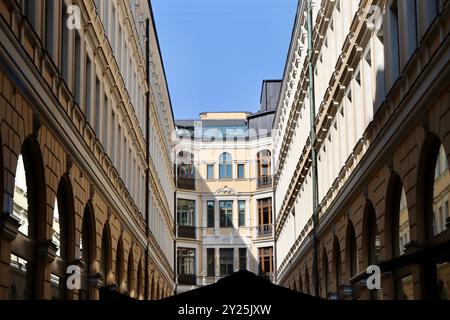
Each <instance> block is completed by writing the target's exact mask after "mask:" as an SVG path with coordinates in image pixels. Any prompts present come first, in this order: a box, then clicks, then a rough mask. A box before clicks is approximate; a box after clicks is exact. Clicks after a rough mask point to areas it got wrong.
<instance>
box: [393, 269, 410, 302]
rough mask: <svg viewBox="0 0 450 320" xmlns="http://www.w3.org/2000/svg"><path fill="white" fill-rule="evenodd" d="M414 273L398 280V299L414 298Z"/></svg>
mask: <svg viewBox="0 0 450 320" xmlns="http://www.w3.org/2000/svg"><path fill="white" fill-rule="evenodd" d="M413 285H414V284H413V278H412V275H408V276H406V277H404V278H401V279H398V280H397V281H396V287H397V288H396V290H397V297H396V298H397V300H414V286H413Z"/></svg>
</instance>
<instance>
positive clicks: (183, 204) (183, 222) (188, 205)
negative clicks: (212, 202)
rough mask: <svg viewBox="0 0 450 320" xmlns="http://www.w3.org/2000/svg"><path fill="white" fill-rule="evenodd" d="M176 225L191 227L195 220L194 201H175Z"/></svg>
mask: <svg viewBox="0 0 450 320" xmlns="http://www.w3.org/2000/svg"><path fill="white" fill-rule="evenodd" d="M177 221H178V225H180V226H184V227H193V226H194V221H195V201H194V200H184V199H178V201H177Z"/></svg>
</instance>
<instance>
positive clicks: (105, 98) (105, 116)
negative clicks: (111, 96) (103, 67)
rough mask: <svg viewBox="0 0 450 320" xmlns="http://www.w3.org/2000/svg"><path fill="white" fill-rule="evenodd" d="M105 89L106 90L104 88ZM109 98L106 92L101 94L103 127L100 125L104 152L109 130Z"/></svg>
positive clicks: (107, 149)
mask: <svg viewBox="0 0 450 320" xmlns="http://www.w3.org/2000/svg"><path fill="white" fill-rule="evenodd" d="M104 91H106V90H104ZM109 110H110V108H109V100H108V96H107V95H106V92H105V93H104V94H103V127H102V144H103V148H104V149H105V151H106V152H109V148H108V131H109V125H110V124H109Z"/></svg>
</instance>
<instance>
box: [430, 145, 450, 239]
mask: <svg viewBox="0 0 450 320" xmlns="http://www.w3.org/2000/svg"><path fill="white" fill-rule="evenodd" d="M449 184H450V175H449V170H448V161H447V155H446V152H445V150H444V147H443V146H442V145H441V148H440V150H439V155H438V158H437V160H436V166H435V176H434V187H433V219H432V224H433V235H434V236H435V235H438V234H440V233H442V232H443V231H445V230H446V229H447V226H446V225H447V217H446V213H445V201H446V200H447V199H448V196H449V194H450V188H449V187H448V186H449Z"/></svg>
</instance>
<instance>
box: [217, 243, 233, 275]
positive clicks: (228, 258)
mask: <svg viewBox="0 0 450 320" xmlns="http://www.w3.org/2000/svg"><path fill="white" fill-rule="evenodd" d="M233 252H234V250H233V249H220V275H221V276H228V275H230V274H232V273H233V272H234V271H233Z"/></svg>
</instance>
